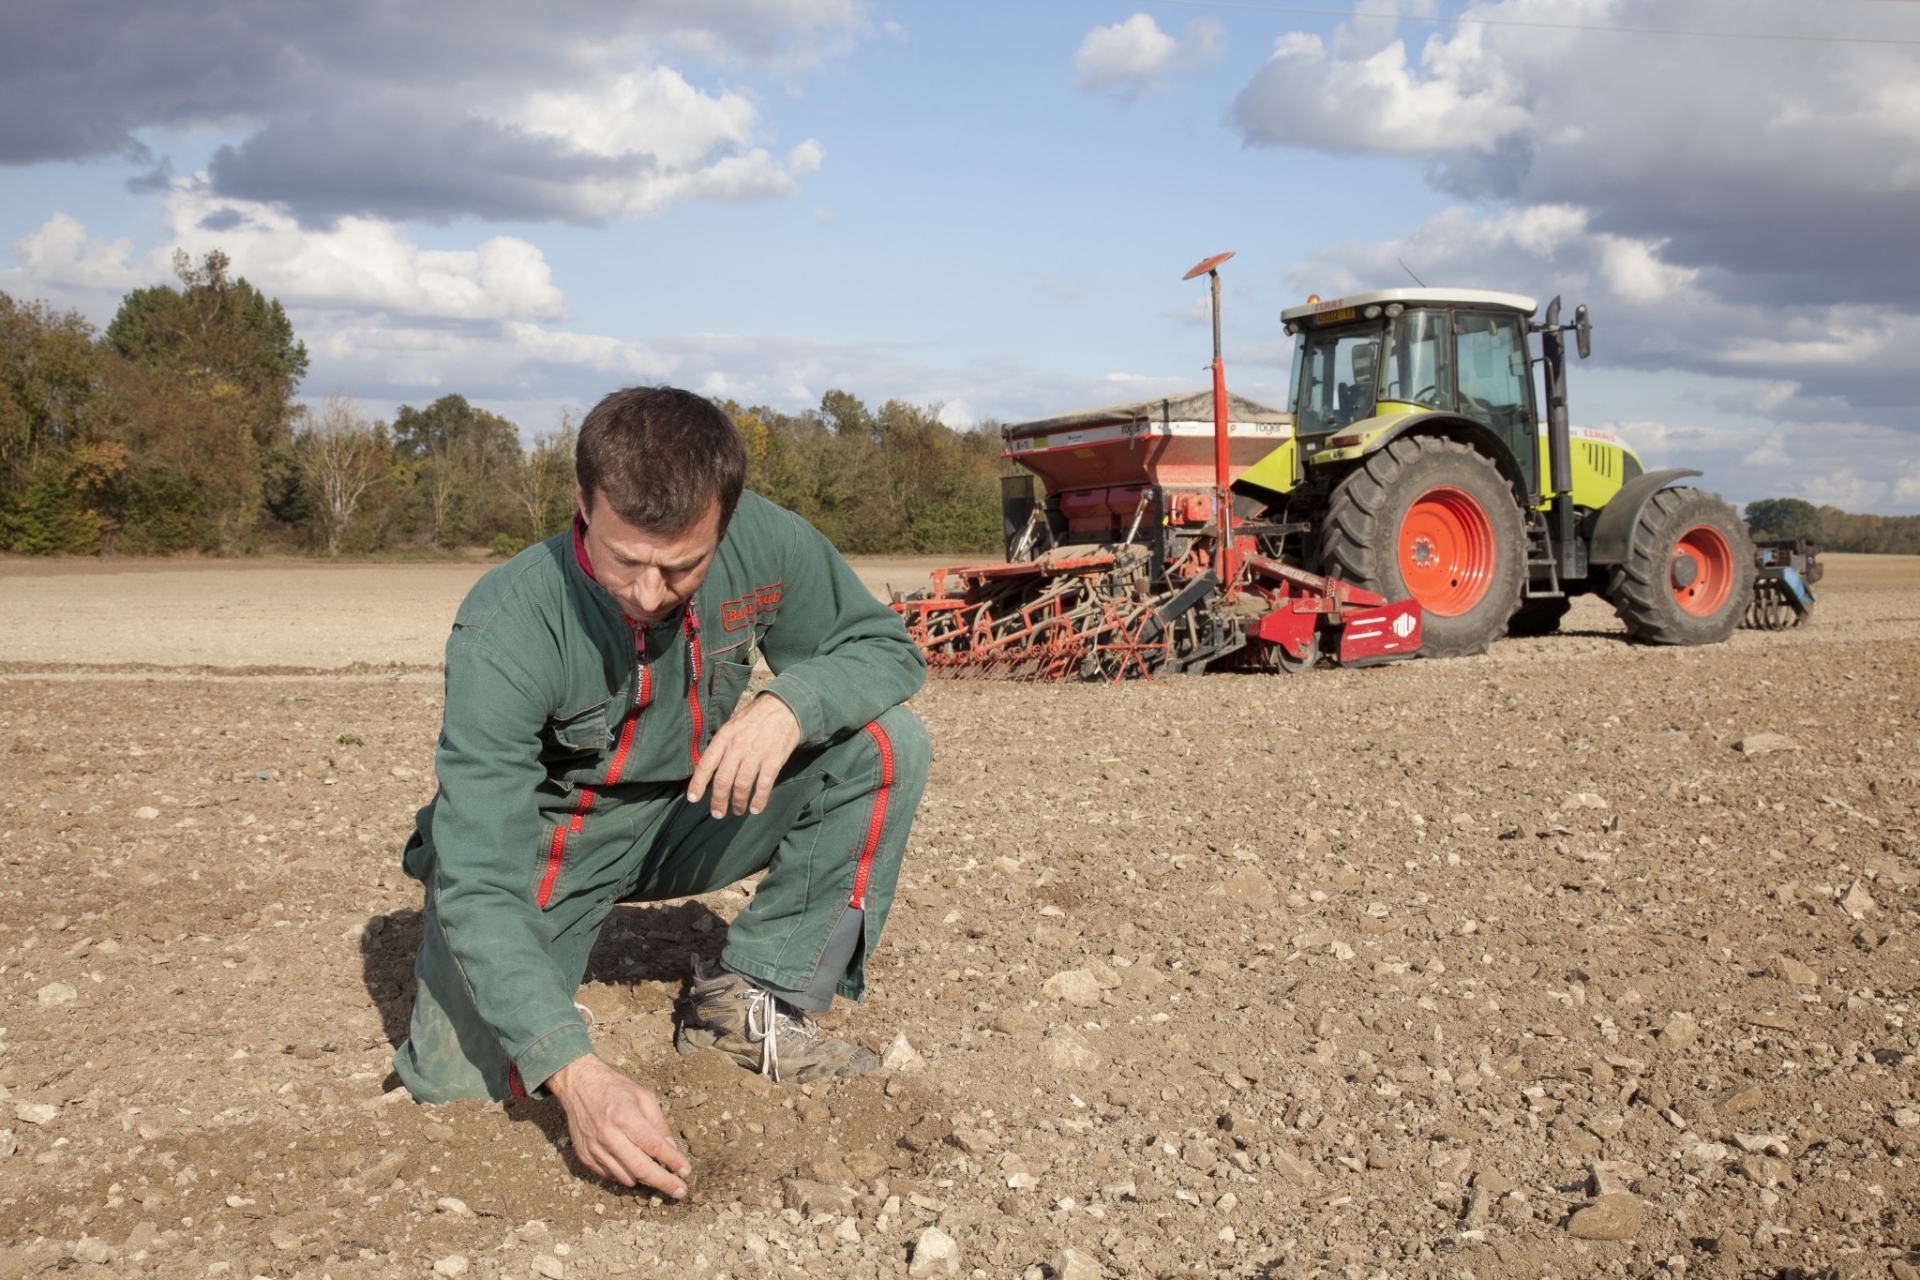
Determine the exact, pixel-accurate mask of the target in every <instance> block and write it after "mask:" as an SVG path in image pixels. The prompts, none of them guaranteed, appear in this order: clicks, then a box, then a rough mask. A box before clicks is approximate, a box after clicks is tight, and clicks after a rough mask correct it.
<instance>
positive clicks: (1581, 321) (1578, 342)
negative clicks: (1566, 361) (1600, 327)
mask: <svg viewBox="0 0 1920 1280" xmlns="http://www.w3.org/2000/svg"><path fill="white" fill-rule="evenodd" d="M1573 343H1574V346H1576V347H1578V348H1579V350H1580V358H1581V359H1582V360H1585V359H1586V358H1587V357H1588V356H1590V355H1592V354H1593V326H1592V325H1591V324H1589V323H1588V322H1587V306H1586V304H1585V303H1584V302H1583V303H1581V304H1580V305H1579V306H1577V307H1575V308H1574V309H1573Z"/></svg>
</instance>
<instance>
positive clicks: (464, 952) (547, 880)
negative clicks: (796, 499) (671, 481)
mask: <svg viewBox="0 0 1920 1280" xmlns="http://www.w3.org/2000/svg"><path fill="white" fill-rule="evenodd" d="M756 656H761V657H764V658H765V659H766V662H767V665H768V666H769V667H770V668H771V669H772V671H773V673H774V679H773V682H772V683H771V684H770V685H769V686H768V687H767V689H766V691H765V692H764V693H762V694H761V695H760V696H766V694H768V693H770V694H772V695H774V696H777V697H779V698H780V699H781V700H782V701H783V702H785V703H786V705H787V706H788V707H789V708H791V709H792V711H793V713H794V716H795V718H796V719H797V720H798V721H799V724H800V733H801V745H800V747H799V749H798V750H797V751H796V752H795V753H794V755H793V757H792V758H791V759H790V760H789V761H788V763H787V766H786V767H785V768H784V769H783V770H782V771H781V774H780V777H779V780H778V782H777V783H776V784H775V787H774V791H773V795H772V797H771V799H770V801H769V803H768V805H767V807H766V809H765V810H764V811H763V812H761V813H759V814H757V815H743V816H739V817H731V816H730V817H727V818H722V819H715V818H713V817H711V816H710V813H709V809H708V802H707V800H706V799H705V798H703V799H702V800H701V801H700V802H699V803H697V804H689V803H687V800H686V794H685V791H686V784H687V779H688V778H689V777H691V776H692V773H693V770H694V767H695V764H696V762H697V761H698V759H699V754H700V752H701V751H702V750H703V749H704V748H705V747H706V745H707V744H708V743H709V742H710V741H711V740H712V738H713V733H714V730H715V729H716V728H718V727H719V725H720V724H721V723H722V722H724V721H725V720H726V718H727V717H728V715H730V714H731V712H732V710H733V707H734V705H735V703H736V702H737V701H738V700H739V697H740V694H741V693H742V692H743V691H744V690H745V688H746V686H747V681H748V677H749V675H750V674H751V671H752V668H753V662H754V658H755V657H756ZM925 678H926V665H925V663H924V661H923V660H922V658H921V656H920V653H919V650H918V649H917V648H916V647H915V646H914V644H913V642H912V641H911V640H909V639H908V638H907V634H906V630H905V628H904V626H903V625H902V624H901V622H900V619H899V617H898V615H896V614H895V613H894V612H893V611H892V610H891V609H888V608H887V607H886V606H885V605H883V604H881V603H879V602H878V601H876V600H875V599H874V598H873V596H872V594H871V593H870V592H868V591H867V589H866V588H865V587H863V586H862V585H861V584H860V581H859V579H858V578H856V577H855V576H854V574H853V571H852V570H851V569H849V568H848V567H847V564H846V562H845V561H844V560H842V559H841V558H840V556H839V554H838V553H837V552H836V551H835V550H834V549H833V547H832V546H831V545H830V544H829V543H828V542H827V541H826V539H825V538H823V537H822V536H821V535H820V534H819V532H818V531H816V530H815V529H814V528H813V527H812V526H811V525H809V524H807V523H806V521H804V520H802V519H800V518H799V517H798V516H795V515H793V514H791V513H790V512H787V511H784V510H782V509H780V508H779V507H776V506H774V505H773V504H771V503H769V502H767V501H766V500H764V499H762V498H760V497H759V496H757V495H755V494H753V493H747V494H743V495H742V497H741V500H740V505H739V508H738V510H737V511H736V512H735V514H734V517H733V520H732V522H731V523H730V524H729V525H728V528H727V532H726V534H725V536H724V537H723V538H722V539H721V541H720V546H719V548H718V550H717V551H716V553H715V556H714V560H713V566H712V568H711V569H710V571H709V572H708V575H707V579H706V581H705V582H704V583H702V584H701V586H700V589H699V590H698V591H697V592H696V593H695V594H694V596H693V598H692V599H691V600H690V601H688V603H687V605H686V606H685V607H684V608H682V609H681V610H680V612H679V615H678V616H676V617H673V618H671V619H669V620H667V621H666V622H663V623H662V624H660V625H658V626H655V627H652V628H646V629H642V628H639V627H636V626H635V625H634V624H632V623H630V622H629V621H628V620H627V619H626V617H625V615H624V614H623V613H622V612H621V610H620V607H619V605H618V604H617V603H616V602H615V601H614V599H613V597H612V596H610V595H609V594H608V593H607V592H606V591H605V590H604V589H603V588H602V587H601V586H600V585H599V584H598V583H597V582H595V581H594V580H593V576H592V573H591V570H590V569H589V567H588V565H587V561H586V557H585V555H584V553H583V552H582V550H581V548H580V544H579V531H578V529H577V528H576V530H575V531H574V532H573V533H571V534H561V535H559V536H558V537H555V538H550V539H548V540H547V541H546V542H543V543H540V544H539V545H537V546H534V547H529V548H528V549H527V550H525V551H523V552H521V553H520V554H519V555H518V556H516V557H514V558H513V559H512V560H511V561H509V562H508V563H506V564H504V565H501V566H500V567H498V568H496V569H494V570H492V571H491V572H489V573H488V574H487V575H486V576H485V577H483V578H481V579H480V581H479V582H478V583H477V584H475V586H474V588H473V590H472V591H471V592H470V593H469V594H468V596H467V598H466V600H465V601H464V602H463V603H462V604H461V606H460V612H459V614H458V616H457V617H456V618H455V621H454V626H453V634H452V636H451V637H450V638H449V639H448V641H447V659H446V709H445V713H444V720H443V724H442V728H441V732H440V742H439V749H438V752H437V753H436V755H435V760H434V767H435V771H436V772H437V773H438V775H439V782H440V788H439V792H438V793H437V794H436V795H435V797H434V800H433V802H432V803H431V804H429V805H428V806H427V807H426V808H424V809H422V810H421V811H420V813H419V815H418V818H417V824H416V831H415V833H414V835H413V837H412V839H411V840H409V842H408V844H407V848H406V851H405V854H404V856H403V865H404V867H405V869H406V872H407V874H408V875H410V876H413V877H414V878H416V879H419V880H421V881H423V882H424V883H425V885H426V907H425V912H424V925H425V936H424V937H423V939H422V941H421V945H420V951H419V954H418V956H417V958H416V960H415V965H414V972H415V975H416V977H417V979H418V993H417V995H416V997H415V1002H414V1010H413V1023H412V1026H411V1029H410V1034H409V1037H408V1039H407V1042H406V1043H405V1044H403V1045H401V1046H400V1049H399V1052H398V1053H397V1054H396V1055H395V1057H394V1067H395V1069H396V1070H397V1071H398V1072H399V1074H400V1078H401V1080H402V1081H403V1082H404V1083H405V1084H406V1086H407V1089H408V1091H409V1092H411V1093H412V1094H413V1096H414V1097H415V1098H417V1099H419V1100H421V1101H426V1102H446V1101H451V1100H453V1099H457V1098H493V1099H505V1098H508V1097H512V1096H517V1095H519V1094H520V1093H522V1092H524V1091H525V1090H529V1089H536V1088H538V1087H539V1085H540V1084H541V1083H542V1082H544V1081H545V1080H546V1079H547V1077H548V1076H550V1075H552V1074H553V1073H554V1072H555V1071H557V1070H559V1069H560V1068H561V1067H563V1066H565V1065H566V1064H567V1063H569V1062H571V1061H573V1060H574V1059H576V1058H579V1057H581V1056H583V1055H585V1054H587V1053H591V1052H592V1051H593V1044H592V1041H591V1039H590V1037H589V1035H588V1032H587V1028H586V1025H585V1023H584V1022H583V1021H582V1019H581V1017H580V1014H579V1012H578V1010H576V1009H575V1008H574V1004H573V996H574V992H575V991H576V990H577V989H578V987H579V984H580V979H581V977H582V975H583V974H584V973H585V971H586V964H587V956H588V953H589V951H591V949H592V947H593V943H594V940H595V938H596V937H597V936H598V934H599V930H600V925H601V923H602V922H603V921H604V920H605V919H606V917H607V914H608V913H609V912H610V911H611V910H612V908H613V906H614V904H615V903H618V902H632V901H643V902H644V901H658V900H661V899H667V898H678V897H686V896H690V895H693V894H698V893H705V892H709V891H711V890H714V889H718V888H721V887H723V886H725V885H728V884H732V883H734V882H736V881H738V880H740V879H742V878H743V877H745V876H748V875H751V874H753V873H755V872H758V871H761V870H763V869H764V870H765V871H766V875H765V876H764V877H763V878H762V880H761V881H760V884H759V886H758V888H757V890H756V891H755V893H754V895H753V897H752V900H751V901H750V902H749V903H748V904H747V906H746V907H744V908H743V909H742V910H741V912H740V914H739V916H738V917H737V918H736V919H735V920H734V922H733V924H732V926H731V927H730V928H729V930H728V934H727V944H726V949H725V950H724V951H723V953H722V955H721V960H722V962H723V963H724V964H725V965H726V966H727V967H728V968H730V969H733V970H734V971H736V972H739V973H742V974H745V975H747V976H748V977H750V978H753V979H754V980H756V981H757V982H760V983H762V984H763V985H765V986H767V987H769V988H771V989H774V990H775V991H777V992H780V993H782V994H783V995H787V996H788V997H789V998H792V999H794V1000H795V1002H796V1003H800V1004H802V1005H803V1006H804V1005H812V1006H814V1007H819V1005H820V1004H821V1003H822V1002H823V1001H824V1000H830V999H831V993H833V992H835V991H837V992H838V993H839V994H840V995H843V996H846V997H848V998H850V999H858V998H859V996H860V995H861V993H862V991H863V990H864V966H865V963H866V959H867V957H868V956H869V955H871V954H872V952H873V948H874V945H875V944H876V943H877V942H878V940H879V937H880V932H881V929H882V928H883V927H884V925H885V923H886V916H887V909H888V907H889V906H890V905H891V904H892V901H893V891H894V885H895V883H896V880H897V878H898V874H899V868H900V858H901V854H902V853H903V852H904V850H905V848H906V842H907V834H908V830H909V828H910V827H911V825H912V822H913V815H914V811H915V809H916V808H917V807H918V805H919V803H920V795H921V792H922V790H923V789H924V788H925V785H926V775H927V767H928V765H929V763H930V762H931V758H932V751H931V747H930V746H929V743H928V741H927V735H926V731H925V729H924V728H922V727H921V724H920V721H919V719H918V718H917V717H915V716H914V714H913V713H912V712H911V711H909V710H907V709H906V708H905V707H904V706H901V705H900V704H901V703H903V702H905V701H906V699H908V698H909V697H911V696H912V695H913V694H914V692H915V691H917V690H918V689H919V687H920V685H921V683H922V681H923V680H924V679H925Z"/></svg>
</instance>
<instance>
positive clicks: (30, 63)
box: [0, 0, 864, 218]
mask: <svg viewBox="0 0 1920 1280" xmlns="http://www.w3.org/2000/svg"><path fill="white" fill-rule="evenodd" d="M863 3H864V0H628V2H620V0H556V2H554V3H548V4H543V5H526V4H523V3H508V2H507V0H460V2H458V3H456V2H455V0H432V2H431V3H413V4H401V3H390V2H389V0H325V2H322V0H142V2H141V3H139V4H134V5H129V4H125V3H119V2H114V3H109V2H108V0H21V2H20V3H15V4H13V5H11V6H9V8H8V10H7V14H6V17H5V19H4V20H0V164H29V163H42V162H47V161H60V160H80V159H87V158H92V157H101V156H113V155H121V156H126V157H128V158H129V159H132V160H135V161H136V162H139V163H151V157H150V156H149V155H148V153H147V150H146V143H145V142H144V141H143V135H144V136H147V137H150V136H151V135H152V134H153V133H155V132H164V131H167V130H173V129H181V130H184V129H207V128H212V129H221V130H231V131H234V132H238V133H241V134H243V135H244V140H243V141H242V142H241V143H240V144H239V145H237V146H234V147H230V148H227V149H225V150H223V151H222V152H221V154H220V157H219V160H218V162H217V165H216V171H215V182H216V184H217V185H219V186H220V188H221V190H222V191H223V193H224V194H231V195H234V196H245V197H248V198H253V199H266V200H272V201H275V202H278V203H284V204H288V205H289V206H291V207H295V208H296V209H298V210H299V211H300V212H301V213H302V214H303V216H328V215H330V214H337V213H340V212H364V213H370V214H378V215H384V216H427V217H434V218H449V217H457V216H462V215H467V214H474V215H479V216H484V217H494V216H506V217H563V218H564V217H579V216H582V215H581V209H580V204H579V202H578V201H577V200H569V199H568V197H567V195H566V188H567V186H568V183H569V181H574V182H576V183H577V182H579V181H589V180H592V179H593V178H594V177H595V175H594V173H593V169H594V163H593V158H592V157H590V156H585V155H580V154H570V152H577V151H578V150H579V148H577V147H569V146H568V145H566V144H564V143H562V142H560V141H558V140H556V139H554V138H551V137H535V136H531V135H528V134H525V133H522V134H519V135H518V136H516V134H515V132H514V131H513V129H511V128H510V127H507V126H503V125H501V124H498V123H489V121H488V118H487V117H489V116H491V115H493V114H494V112H493V108H495V107H497V106H499V105H500V104H503V103H506V104H511V103H512V102H513V101H515V100H516V99H517V98H520V97H524V96H526V95H529V94H534V93H538V92H541V91H543V90H554V89H566V88H570V87H574V86H579V85H583V84H592V83H593V82H594V81H595V80H596V78H599V79H605V78H608V77H613V76H618V75H620V74H623V73H627V72H633V71H636V70H642V69H645V68H648V67H651V66H654V65H656V64H657V63H658V62H659V60H660V58H662V57H673V58H680V59H684V58H692V59H694V60H695V61H697V62H700V63H703V64H705V63H719V64H725V65H732V66H753V67H758V68H761V69H763V70H768V71H770V73H773V74H782V73H784V71H785V70H787V69H790V68H793V67H797V66H801V65H804V64H806V63H808V62H810V61H811V60H814V59H816V58H818V57H820V56H823V55H825V54H827V53H830V52H831V51H832V50H833V49H835V48H837V47H838V45H839V44H840V43H842V42H844V41H845V40H846V39H848V38H849V37H850V34H851V33H852V32H853V31H855V30H856V29H857V28H858V27H859V25H860V23H861V22H862V17H861V10H862V6H863ZM422 104H431V108H432V109H430V110H425V111H423V110H422V109H421V107H422ZM663 109H664V108H663ZM435 128H438V130H439V131H440V132H439V134H438V136H435V135H434V134H433V132H432V131H433V129H435ZM293 146H298V147H300V148H313V147H324V148H326V150H325V152H324V153H320V152H316V151H312V150H301V151H292V150H289V149H288V148H290V147H293ZM543 152H544V154H542V153H543ZM443 155H444V156H445V157H446V158H444V159H443V158H442V156H443ZM636 163H638V164H639V166H640V167H641V168H644V164H645V161H644V160H642V161H639V162H634V161H629V162H628V176H629V177H632V176H634V171H635V165H636ZM457 164H467V165H473V166H479V167H478V168H477V169H476V171H474V172H472V173H471V174H466V175H463V174H461V173H459V172H457V170H456V165H457ZM487 166H497V167H496V168H488V167H487ZM169 173H170V171H169V170H167V169H166V168H165V166H164V165H163V166H162V167H161V168H159V169H157V170H155V171H154V172H153V173H150V174H147V175H145V176H144V177H142V178H140V179H137V180H136V181H138V182H140V183H142V184H144V185H146V186H152V185H155V184H157V183H158V182H160V181H163V180H164V179H165V178H166V177H167V176H168V175H169ZM569 175H572V176H571V178H570V177H569ZM639 176H641V177H644V176H645V175H644V173H642V174H640V175H639ZM416 177H417V179H418V180H417V181H416V180H415V179H416ZM327 190H332V191H337V192H346V193H350V194H349V195H342V196H338V197H336V198H335V199H333V200H332V201H331V202H329V201H327V200H324V199H322V198H321V197H322V196H323V194H324V193H325V191H327ZM589 216H590V215H589Z"/></svg>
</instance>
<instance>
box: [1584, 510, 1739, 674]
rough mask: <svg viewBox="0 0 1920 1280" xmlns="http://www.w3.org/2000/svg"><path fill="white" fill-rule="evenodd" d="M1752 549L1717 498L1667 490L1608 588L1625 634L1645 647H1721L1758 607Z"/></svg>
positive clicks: (1643, 520)
mask: <svg viewBox="0 0 1920 1280" xmlns="http://www.w3.org/2000/svg"><path fill="white" fill-rule="evenodd" d="M1753 574H1754V569H1753V544H1752V543H1751V542H1749V541H1748V540H1747V531H1746V527H1745V526H1744V525H1742V524H1741V522H1740V517H1739V515H1738V514H1737V513H1736V512H1735V511H1734V509H1733V508H1732V507H1731V506H1729V505H1728V504H1727V503H1725V502H1723V501H1721V500H1720V496H1719V495H1718V494H1713V493H1706V492H1703V491H1702V490H1699V489H1693V488H1684V487H1683V488H1678V489H1662V490H1661V491H1660V492H1659V493H1656V494H1654V495H1653V497H1651V498H1649V499H1648V500H1647V505H1646V506H1645V507H1644V508H1643V509H1642V510H1641V512H1640V522H1639V525H1638V526H1637V527H1636V528H1635V529H1634V538H1633V555H1632V557H1631V558H1630V559H1629V560H1628V561H1627V562H1626V563H1625V564H1622V565H1616V566H1615V567H1614V569H1613V572H1612V574H1611V575H1610V576H1609V578H1608V582H1607V597H1608V598H1609V599H1610V600H1612V601H1613V608H1614V612H1616V613H1618V614H1619V615H1620V620H1621V621H1622V622H1624V623H1626V624H1627V634H1628V635H1630V636H1632V637H1633V638H1634V639H1635V640H1640V641H1643V642H1645V643H1648V644H1719V643H1720V642H1721V641H1723V640H1725V639H1726V638H1727V637H1728V636H1730V635H1732V634H1733V629H1734V627H1735V626H1737V625H1739V622H1740V618H1741V616H1742V615H1743V614H1745V613H1746V611H1747V606H1748V605H1749V604H1751V603H1753Z"/></svg>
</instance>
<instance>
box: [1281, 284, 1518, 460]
mask: <svg viewBox="0 0 1920 1280" xmlns="http://www.w3.org/2000/svg"><path fill="white" fill-rule="evenodd" d="M1536 309H1537V304H1536V303H1535V302H1534V300H1533V299H1532V298H1528V297H1523V296H1522V295H1520V294H1513V293H1493V292H1488V291H1484V290H1478V289H1380V290H1375V291H1373V292H1370V293H1360V294H1354V295H1352V296H1350V297H1345V298H1332V299H1328V300H1326V301H1319V300H1314V301H1310V302H1308V303H1307V304H1306V305H1305V306H1299V307H1289V308H1288V309H1287V310H1286V311H1284V312H1282V313H1281V319H1282V320H1284V321H1285V322H1286V328H1287V332H1288V333H1290V334H1293V335H1294V337H1295V345H1294V352H1293V384H1292V394H1291V407H1292V409H1293V412H1294V424H1295V425H1294V429H1295V432H1296V433H1297V436H1298V438H1299V441H1300V453H1301V461H1302V462H1303V463H1307V464H1312V463H1329V462H1336V461H1345V460H1348V459H1352V458H1357V457H1359V456H1361V455H1362V454H1364V453H1365V452H1367V450H1368V448H1369V446H1370V445H1371V444H1372V442H1373V441H1374V439H1375V438H1376V437H1378V436H1380V435H1381V434H1383V433H1385V432H1387V431H1389V430H1392V429H1393V428H1395V427H1397V426H1404V425H1406V424H1405V423H1404V421H1402V420H1403V419H1404V418H1405V417H1406V415H1409V414H1446V415H1449V416H1453V417H1457V418H1466V419H1468V420H1469V421H1471V422H1473V423H1476V424H1478V425H1479V426H1480V427H1483V428H1485V429H1486V431H1487V432H1488V433H1490V434H1491V435H1492V436H1493V437H1494V439H1495V440H1496V441H1498V442H1499V444H1500V445H1502V446H1504V448H1505V450H1506V451H1510V452H1511V454H1512V456H1513V457H1514V459H1515V461H1516V462H1517V463H1518V464H1519V466H1520V469H1521V473H1522V476H1523V477H1524V480H1525V485H1526V489H1527V492H1529V493H1538V492H1540V476H1539V448H1538V446H1537V444H1536V443H1535V441H1536V424H1537V423H1538V421H1539V418H1538V413H1537V410H1536V407H1535V404H1534V394H1533V380H1532V378H1531V377H1529V375H1528V369H1529V365H1528V359H1527V325H1528V320H1529V318H1530V317H1531V316H1532V315H1533V313H1534V311H1535V310H1536ZM1489 443H1491V442H1489Z"/></svg>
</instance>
